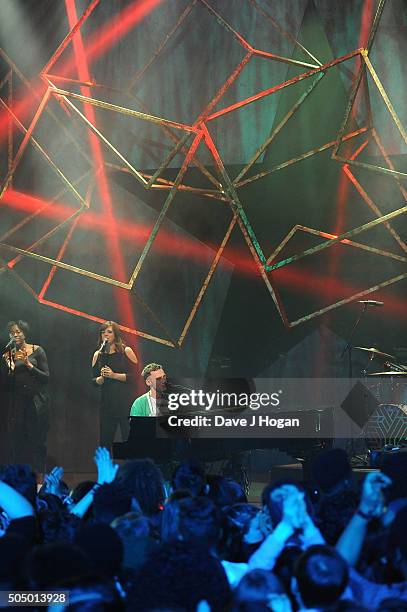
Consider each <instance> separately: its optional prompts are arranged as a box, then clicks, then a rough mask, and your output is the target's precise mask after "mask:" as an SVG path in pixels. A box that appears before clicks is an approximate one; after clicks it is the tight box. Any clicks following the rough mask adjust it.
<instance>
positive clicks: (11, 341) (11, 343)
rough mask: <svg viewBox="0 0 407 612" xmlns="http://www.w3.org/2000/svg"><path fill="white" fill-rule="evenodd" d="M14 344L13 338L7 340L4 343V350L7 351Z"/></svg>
mask: <svg viewBox="0 0 407 612" xmlns="http://www.w3.org/2000/svg"><path fill="white" fill-rule="evenodd" d="M15 345H16V341H15V339H14V338H11V340H9V341H8V343H7V344H6V348H5V349H4V350H5V351H7V349H9V348H14V347H15Z"/></svg>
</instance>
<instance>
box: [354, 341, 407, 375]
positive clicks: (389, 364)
mask: <svg viewBox="0 0 407 612" xmlns="http://www.w3.org/2000/svg"><path fill="white" fill-rule="evenodd" d="M353 348H354V349H357V350H358V351H365V352H367V353H369V363H371V362H372V361H373V359H375V358H377V359H379V360H380V364H381V365H382V367H383V368H386V370H384V371H382V372H371V373H368V372H367V371H366V370H364V372H363V373H364V374H365V375H366V376H385V377H396V378H398V377H399V376H407V365H403V364H401V363H400V362H399V360H398V359H396V357H394V356H393V355H389V353H383V351H379V350H378V349H376V348H367V347H365V346H354V347H353ZM397 351H398V353H400V354H407V349H404V348H402V349H397Z"/></svg>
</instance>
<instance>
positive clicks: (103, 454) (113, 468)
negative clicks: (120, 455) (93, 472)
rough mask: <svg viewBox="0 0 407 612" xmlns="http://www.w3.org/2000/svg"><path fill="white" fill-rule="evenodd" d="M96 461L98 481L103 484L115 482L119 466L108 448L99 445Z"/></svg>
mask: <svg viewBox="0 0 407 612" xmlns="http://www.w3.org/2000/svg"><path fill="white" fill-rule="evenodd" d="M94 461H95V463H96V467H97V470H98V478H97V483H98V484H100V485H102V484H106V483H109V482H113V480H114V479H115V478H116V474H117V472H118V469H119V466H118V465H115V464H114V463H113V461H112V458H111V456H110V453H109V451H108V450H107V448H103V446H98V448H97V449H96V451H95V456H94Z"/></svg>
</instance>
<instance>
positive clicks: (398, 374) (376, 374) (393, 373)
mask: <svg viewBox="0 0 407 612" xmlns="http://www.w3.org/2000/svg"><path fill="white" fill-rule="evenodd" d="M368 376H407V372H373V373H372V374H368Z"/></svg>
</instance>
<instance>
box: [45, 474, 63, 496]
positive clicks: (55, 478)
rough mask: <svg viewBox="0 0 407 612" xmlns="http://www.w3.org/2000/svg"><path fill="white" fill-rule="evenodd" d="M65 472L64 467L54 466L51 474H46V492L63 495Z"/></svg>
mask: <svg viewBox="0 0 407 612" xmlns="http://www.w3.org/2000/svg"><path fill="white" fill-rule="evenodd" d="M63 474H64V469H63V468H61V467H58V466H57V467H54V468H53V469H52V470H51V471H50V473H49V474H45V476H44V490H45V492H46V493H50V494H51V495H56V496H57V497H61V496H62V493H61V479H62V476H63Z"/></svg>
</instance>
